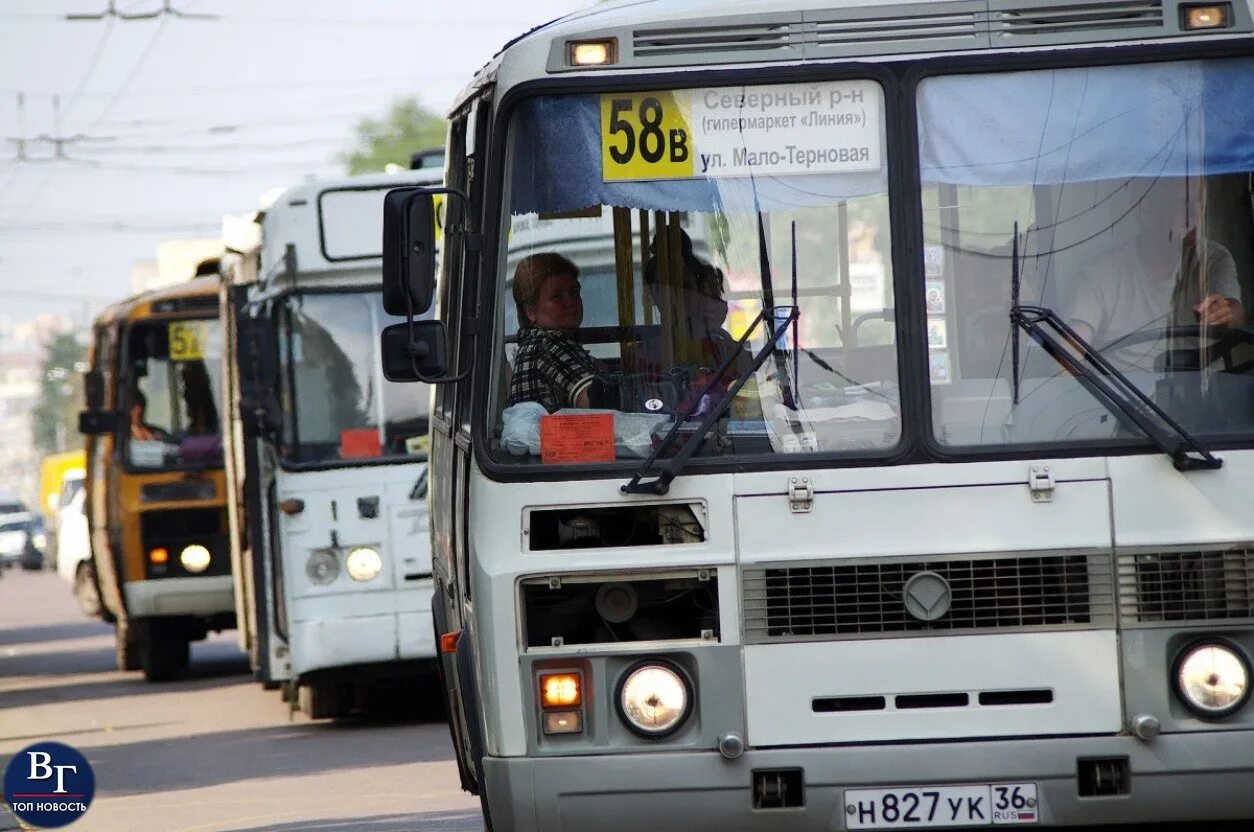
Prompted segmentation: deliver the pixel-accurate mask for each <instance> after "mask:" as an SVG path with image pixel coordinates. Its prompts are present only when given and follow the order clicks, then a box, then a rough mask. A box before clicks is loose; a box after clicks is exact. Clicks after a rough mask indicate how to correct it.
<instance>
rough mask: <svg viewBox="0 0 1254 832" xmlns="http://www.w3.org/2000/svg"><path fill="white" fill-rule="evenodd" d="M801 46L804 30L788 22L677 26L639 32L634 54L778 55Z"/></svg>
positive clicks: (633, 37) (641, 56)
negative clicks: (744, 53)
mask: <svg viewBox="0 0 1254 832" xmlns="http://www.w3.org/2000/svg"><path fill="white" fill-rule="evenodd" d="M800 45H801V30H800V27H799V26H797V25H796V24H794V23H787V22H785V23H762V24H745V25H727V26H719V25H710V24H704V25H697V26H685V25H676V26H671V27H667V28H657V29H637V30H636V31H635V32H633V33H632V53H633V54H634V55H635V56H636V57H637V58H652V57H659V56H678V55H702V54H705V53H708V52H749V53H761V52H778V51H780V50H785V51H788V50H792V49H796V48H799V47H800ZM798 57H799V56H798Z"/></svg>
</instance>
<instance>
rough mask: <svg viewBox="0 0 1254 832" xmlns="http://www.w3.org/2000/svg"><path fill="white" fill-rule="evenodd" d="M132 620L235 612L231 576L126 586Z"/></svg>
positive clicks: (166, 579) (151, 580)
mask: <svg viewBox="0 0 1254 832" xmlns="http://www.w3.org/2000/svg"><path fill="white" fill-rule="evenodd" d="M123 586H124V589H123V591H124V592H125V593H126V610H127V613H128V615H129V616H130V617H131V618H150V617H152V616H157V615H195V616H201V615H218V614H219V613H233V612H235V589H234V587H233V586H232V584H231V576H230V575H208V576H204V577H197V578H154V579H150V580H147V581H128V582H127V583H126V584H124V585H123Z"/></svg>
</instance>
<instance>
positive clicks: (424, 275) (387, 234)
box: [383, 188, 435, 315]
mask: <svg viewBox="0 0 1254 832" xmlns="http://www.w3.org/2000/svg"><path fill="white" fill-rule="evenodd" d="M434 297H435V195H434V193H433V192H432V191H431V190H428V189H426V188H396V189H394V190H391V191H388V192H387V195H385V196H384V197H383V308H384V310H386V311H387V313H388V314H389V315H406V314H409V313H411V312H412V314H414V315H421V314H422V313H423V312H426V311H427V310H428V309H430V308H431V301H432V300H433V299H434Z"/></svg>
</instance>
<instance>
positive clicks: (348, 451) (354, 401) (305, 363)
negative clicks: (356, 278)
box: [278, 291, 429, 464]
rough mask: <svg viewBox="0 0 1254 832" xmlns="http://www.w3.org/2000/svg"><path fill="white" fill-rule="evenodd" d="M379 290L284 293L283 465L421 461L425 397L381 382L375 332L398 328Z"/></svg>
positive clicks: (425, 423) (281, 338)
mask: <svg viewBox="0 0 1254 832" xmlns="http://www.w3.org/2000/svg"><path fill="white" fill-rule="evenodd" d="M397 320H399V319H396V318H393V317H391V316H389V315H387V314H386V313H385V312H384V311H383V301H382V296H381V294H380V293H379V292H377V291H356V292H336V293H325V292H322V293H304V294H300V293H297V294H290V295H287V296H286V297H285V299H284V301H283V303H282V305H281V306H280V308H279V321H278V329H279V365H280V390H281V395H282V399H281V401H282V410H283V429H282V437H281V445H282V447H281V453H282V456H283V458H284V459H285V460H287V461H288V462H293V463H303V464H330V463H341V464H351V463H359V462H361V461H362V460H366V459H378V458H381V457H386V458H391V459H393V461H397V462H403V461H412V460H413V459H414V457H422V458H425V456H426V448H427V441H426V437H427V428H428V416H427V414H428V406H429V401H428V399H429V396H428V395H427V388H426V386H425V385H424V386H422V389H420V390H414V389H413V388H412V387H410V386H409V385H404V384H394V383H392V382H389V381H386V380H384V378H383V374H382V369H381V365H380V361H379V339H378V332H379V330H380V329H382V328H383V327H384V326H387V325H389V324H392V323H396V322H397Z"/></svg>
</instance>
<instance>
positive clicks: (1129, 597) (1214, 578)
mask: <svg viewBox="0 0 1254 832" xmlns="http://www.w3.org/2000/svg"><path fill="white" fill-rule="evenodd" d="M1119 614H1120V620H1121V621H1122V622H1123V623H1124V624H1125V625H1127V624H1152V623H1158V622H1162V623H1174V622H1187V621H1227V620H1231V619H1246V618H1254V550H1252V549H1251V548H1250V547H1249V546H1237V547H1234V548H1231V549H1216V550H1209V551H1194V552H1141V553H1125V554H1120V555H1119Z"/></svg>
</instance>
